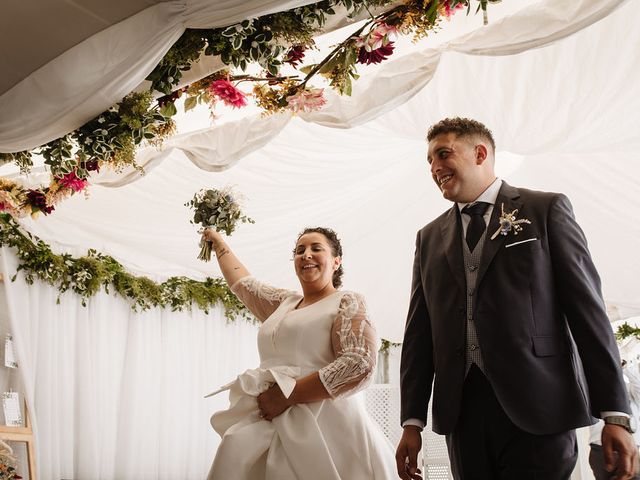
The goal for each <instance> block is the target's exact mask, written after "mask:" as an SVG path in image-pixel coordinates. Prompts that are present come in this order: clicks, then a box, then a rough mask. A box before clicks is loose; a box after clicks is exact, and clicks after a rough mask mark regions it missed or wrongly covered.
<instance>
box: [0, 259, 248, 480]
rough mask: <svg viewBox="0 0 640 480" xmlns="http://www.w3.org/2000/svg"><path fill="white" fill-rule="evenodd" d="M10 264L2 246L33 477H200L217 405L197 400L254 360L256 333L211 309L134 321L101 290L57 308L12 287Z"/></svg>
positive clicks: (34, 288) (220, 399) (50, 299)
mask: <svg viewBox="0 0 640 480" xmlns="http://www.w3.org/2000/svg"><path fill="white" fill-rule="evenodd" d="M16 267H17V259H16V257H15V254H14V253H13V252H12V251H10V250H7V249H2V251H0V273H2V274H3V275H4V277H5V278H6V279H7V280H6V281H5V282H4V283H3V284H0V289H1V288H2V287H3V285H4V290H5V291H6V295H7V300H8V307H9V318H10V320H11V323H12V325H11V327H12V333H13V337H14V342H15V347H16V352H17V355H18V358H19V373H20V375H21V377H22V380H23V381H24V385H25V390H26V391H25V395H26V398H27V401H28V402H29V408H30V411H31V418H32V420H33V428H34V433H35V436H36V439H37V442H36V447H37V453H38V459H37V468H38V478H42V479H54V478H78V479H83V480H92V479H95V480H98V479H134V478H135V479H152V478H153V479H166V480H175V479H178V478H182V479H197V478H205V477H206V474H207V472H208V469H209V467H210V465H211V462H212V460H213V455H214V454H215V450H216V448H217V445H218V443H219V437H218V436H217V435H216V434H215V432H214V431H213V429H212V428H211V425H210V424H209V417H210V416H211V414H212V413H213V412H214V411H216V410H219V409H222V408H225V407H226V405H227V399H226V397H225V396H224V395H218V396H216V397H213V398H208V399H205V398H204V395H205V394H207V393H209V392H210V391H213V390H215V389H217V388H218V387H219V386H221V385H223V384H225V383H227V382H228V381H230V380H232V379H233V378H235V376H236V375H237V374H238V373H239V372H241V371H243V370H245V369H247V368H254V367H255V366H256V365H257V364H258V357H257V349H256V344H255V335H256V333H257V328H256V326H255V325H252V324H249V323H247V322H245V321H238V322H236V323H231V324H230V323H228V322H227V320H226V319H225V318H224V316H223V314H222V312H221V310H220V309H217V308H216V309H213V310H212V311H211V313H210V314H209V315H206V314H204V313H203V312H201V311H200V310H197V309H196V310H194V311H193V312H191V313H188V312H182V313H179V312H171V311H170V310H169V309H167V310H158V309H152V310H149V311H147V312H141V313H135V312H133V311H132V310H131V308H130V307H129V304H128V303H127V302H126V301H124V300H123V299H122V298H119V297H115V296H112V295H107V294H105V293H104V292H102V293H99V294H98V295H96V296H95V297H92V298H91V299H90V300H89V301H88V304H87V306H86V307H83V306H82V305H81V303H80V298H79V297H77V296H75V295H70V294H66V295H63V296H62V297H61V301H60V305H56V298H57V296H58V291H57V290H56V289H55V288H52V287H49V286H48V285H46V284H43V283H41V282H39V281H36V282H35V283H34V284H33V285H27V284H26V283H25V281H24V278H23V276H22V275H18V278H17V280H16V282H15V283H14V282H11V281H10V280H9V278H10V277H11V276H12V275H13V274H14V273H15V270H16ZM1 294H3V291H2V290H0V295H1ZM20 473H23V472H20Z"/></svg>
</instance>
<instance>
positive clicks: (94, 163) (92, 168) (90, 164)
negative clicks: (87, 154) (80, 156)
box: [82, 160, 100, 172]
mask: <svg viewBox="0 0 640 480" xmlns="http://www.w3.org/2000/svg"><path fill="white" fill-rule="evenodd" d="M82 166H83V167H84V169H85V170H86V171H87V172H100V164H99V163H98V160H88V161H86V162H84V163H83V164H82Z"/></svg>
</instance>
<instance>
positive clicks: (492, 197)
mask: <svg viewBox="0 0 640 480" xmlns="http://www.w3.org/2000/svg"><path fill="white" fill-rule="evenodd" d="M500 187H502V179H501V178H496V179H495V180H494V181H493V183H492V184H491V185H489V186H488V187H487V189H486V190H485V191H484V192H482V193H481V194H480V196H479V197H478V198H476V199H475V200H474V201H473V202H469V203H476V202H487V203H489V204H491V205H495V203H496V200H497V199H498V194H499V193H500ZM469 203H460V202H458V209H459V210H460V211H462V209H463V208H464V207H466V206H467V205H469Z"/></svg>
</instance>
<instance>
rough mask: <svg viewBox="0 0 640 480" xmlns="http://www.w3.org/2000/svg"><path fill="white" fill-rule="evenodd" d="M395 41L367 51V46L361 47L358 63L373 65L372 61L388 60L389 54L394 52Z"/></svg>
mask: <svg viewBox="0 0 640 480" xmlns="http://www.w3.org/2000/svg"><path fill="white" fill-rule="evenodd" d="M393 49H394V46H393V42H389V43H387V44H386V45H384V46H382V47H380V48H376V49H375V50H371V51H370V52H367V50H366V48H365V47H360V51H359V52H358V63H364V64H365V65H371V64H372V63H380V62H382V61H383V60H386V59H387V58H388V57H389V55H391V54H392V53H393Z"/></svg>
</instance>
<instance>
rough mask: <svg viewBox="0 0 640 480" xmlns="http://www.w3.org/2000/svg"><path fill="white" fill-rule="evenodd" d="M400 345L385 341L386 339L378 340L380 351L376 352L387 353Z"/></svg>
mask: <svg viewBox="0 0 640 480" xmlns="http://www.w3.org/2000/svg"><path fill="white" fill-rule="evenodd" d="M400 345H402V343H395V342H392V341H390V340H387V339H386V338H383V339H381V340H380V350H378V351H379V352H380V353H389V351H390V350H391V349H392V348H397V347H399V346H400Z"/></svg>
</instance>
